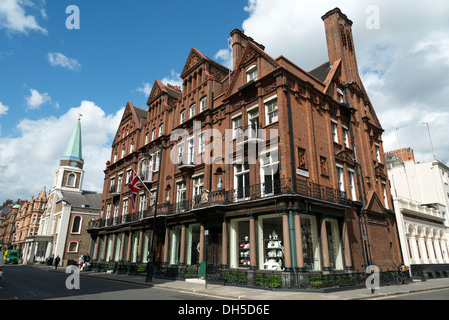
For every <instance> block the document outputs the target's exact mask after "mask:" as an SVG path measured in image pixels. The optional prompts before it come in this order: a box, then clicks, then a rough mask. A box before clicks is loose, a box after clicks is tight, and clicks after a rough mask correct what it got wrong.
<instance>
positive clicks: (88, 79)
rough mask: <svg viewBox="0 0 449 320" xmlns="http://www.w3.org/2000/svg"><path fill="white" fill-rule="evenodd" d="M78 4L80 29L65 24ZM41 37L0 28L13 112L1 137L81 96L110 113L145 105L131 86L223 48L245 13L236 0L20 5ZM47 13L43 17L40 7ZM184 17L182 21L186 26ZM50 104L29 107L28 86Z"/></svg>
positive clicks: (4, 90)
mask: <svg viewBox="0 0 449 320" xmlns="http://www.w3.org/2000/svg"><path fill="white" fill-rule="evenodd" d="M71 4H76V5H77V6H78V8H79V9H80V29H79V30H68V29H67V28H66V26H65V23H66V19H67V18H68V17H69V16H70V15H69V14H66V13H65V12H66V7H67V6H69V5H71ZM24 8H25V10H26V13H28V14H30V15H32V14H33V15H34V16H35V18H36V21H37V22H38V23H39V25H40V26H41V27H42V28H45V29H46V30H47V34H45V33H43V32H40V31H38V30H36V31H32V30H30V31H28V33H27V34H19V33H13V32H8V31H6V30H3V32H0V43H1V44H0V52H2V58H0V70H2V71H1V73H2V74H3V75H7V77H1V79H0V97H1V99H0V101H1V102H2V103H3V104H4V105H7V106H9V108H10V109H11V110H10V112H8V114H7V115H6V116H3V117H2V118H1V119H0V121H1V122H0V123H1V126H2V131H1V132H2V135H3V136H16V135H17V134H19V132H17V129H16V128H15V125H16V124H17V123H18V121H20V120H21V119H22V118H23V117H24V116H25V117H27V118H29V119H38V118H41V117H43V116H49V115H53V116H60V115H62V114H64V113H65V112H66V111H67V108H70V107H75V106H79V104H80V102H81V101H82V100H89V101H95V103H96V104H97V105H100V106H101V107H102V108H103V110H105V111H106V112H112V111H114V110H117V109H118V108H120V107H122V106H124V105H125V104H126V101H128V100H131V101H133V103H134V104H135V105H136V106H140V107H142V108H145V106H146V105H145V103H146V99H145V97H144V96H142V94H141V93H140V92H139V91H136V88H138V87H142V83H143V82H149V83H150V84H153V81H154V80H155V79H162V78H164V77H168V76H171V75H172V72H174V73H180V72H181V71H182V67H183V61H185V59H186V58H187V55H188V53H189V51H190V48H191V47H192V46H194V47H197V48H198V49H200V50H201V51H202V52H203V53H204V54H205V55H208V56H211V57H212V58H213V56H214V55H215V53H216V52H217V51H218V50H219V49H221V48H223V47H225V46H226V44H227V38H228V36H229V33H230V31H231V30H232V29H233V28H239V27H241V23H242V21H243V20H244V19H245V18H246V17H247V16H248V13H247V12H245V11H244V10H243V5H242V2H241V1H227V2H226V6H224V5H223V4H222V3H218V2H214V1H193V2H191V1H175V2H173V1H171V2H168V1H143V0H139V1H136V0H133V1H126V2H125V1H104V0H95V1H80V0H78V1H61V0H58V1H48V2H47V3H46V4H43V3H42V2H39V1H35V7H29V6H28V7H27V6H24ZM41 9H44V10H45V15H46V17H45V16H44V17H43V16H42V14H41V12H40V10H41ZM187 22H188V23H187ZM49 53H60V54H62V55H64V56H66V57H67V58H69V59H74V60H76V61H78V63H79V67H77V68H76V69H75V70H70V69H69V68H67V67H61V66H52V65H51V64H50V63H49V61H48V54H49ZM31 89H34V90H37V91H38V92H39V93H40V94H41V95H42V94H44V93H47V94H48V96H49V97H50V98H51V101H47V102H45V103H43V104H42V105H41V106H40V107H39V108H36V109H30V107H29V106H28V105H27V100H26V98H27V97H29V96H30V95H31V93H30V90H31Z"/></svg>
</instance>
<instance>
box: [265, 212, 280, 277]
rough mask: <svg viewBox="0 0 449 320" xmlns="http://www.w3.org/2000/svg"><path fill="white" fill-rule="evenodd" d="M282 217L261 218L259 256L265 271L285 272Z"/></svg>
mask: <svg viewBox="0 0 449 320" xmlns="http://www.w3.org/2000/svg"><path fill="white" fill-rule="evenodd" d="M282 240H283V239H282V217H281V216H280V215H270V216H266V217H264V216H261V217H259V254H260V256H261V258H260V259H261V263H260V265H261V266H262V268H263V269H265V270H283V269H284V266H285V262H284V246H283V242H282Z"/></svg>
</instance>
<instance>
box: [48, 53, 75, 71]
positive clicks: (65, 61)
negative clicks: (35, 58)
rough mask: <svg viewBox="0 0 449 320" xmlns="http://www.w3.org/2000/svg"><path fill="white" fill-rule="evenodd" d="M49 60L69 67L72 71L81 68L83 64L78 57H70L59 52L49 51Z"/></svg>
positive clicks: (57, 64)
mask: <svg viewBox="0 0 449 320" xmlns="http://www.w3.org/2000/svg"><path fill="white" fill-rule="evenodd" d="M47 58H48V62H49V63H50V64H51V65H52V66H53V67H56V66H59V67H63V68H67V69H69V70H72V71H78V70H80V69H81V64H80V63H79V62H78V60H76V59H72V58H68V57H66V56H65V55H63V54H62V53H59V52H49V53H48V55H47Z"/></svg>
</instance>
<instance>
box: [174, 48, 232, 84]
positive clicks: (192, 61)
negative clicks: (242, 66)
mask: <svg viewBox="0 0 449 320" xmlns="http://www.w3.org/2000/svg"><path fill="white" fill-rule="evenodd" d="M205 61H207V62H208V63H209V64H210V65H212V66H213V67H215V68H217V69H218V70H220V71H222V72H223V73H225V74H228V73H229V71H230V70H229V69H228V68H226V67H225V66H223V65H221V64H219V63H218V62H216V61H214V60H212V59H210V58H208V57H206V56H205V55H204V54H202V53H201V52H200V51H199V50H198V49H196V48H193V47H192V49H191V50H190V53H189V55H188V57H187V61H186V63H185V65H184V69H183V70H182V72H181V78H182V79H184V78H185V77H186V76H187V75H188V74H189V73H190V72H191V71H192V70H194V69H196V68H197V67H198V66H199V65H201V64H202V63H204V62H205ZM216 80H218V81H220V80H222V79H216Z"/></svg>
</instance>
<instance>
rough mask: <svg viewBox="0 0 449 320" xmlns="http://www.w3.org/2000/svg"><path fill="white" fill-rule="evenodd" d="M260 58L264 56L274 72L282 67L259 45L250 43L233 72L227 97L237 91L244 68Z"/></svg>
mask: <svg viewBox="0 0 449 320" xmlns="http://www.w3.org/2000/svg"><path fill="white" fill-rule="evenodd" d="M258 56H262V57H263V58H264V59H265V60H266V61H267V62H268V63H269V64H271V65H272V67H273V70H274V69H276V68H278V67H280V66H281V65H280V64H279V63H278V62H277V61H276V60H275V59H273V58H272V57H271V56H270V55H268V54H267V53H266V52H265V51H264V50H262V49H261V48H260V47H259V46H258V45H257V44H255V43H253V42H252V41H248V43H247V45H246V47H245V50H244V51H243V54H242V57H241V58H240V61H239V63H238V65H237V68H236V70H234V71H233V75H232V80H231V84H230V85H229V88H228V90H227V91H226V94H225V97H229V96H230V95H231V94H232V93H233V92H234V91H235V87H236V83H237V82H238V81H239V80H240V77H239V74H240V73H241V72H242V70H243V68H244V66H246V65H247V64H248V63H250V62H251V61H253V60H255V59H256V58H257V57H258ZM259 79H260V76H259Z"/></svg>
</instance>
